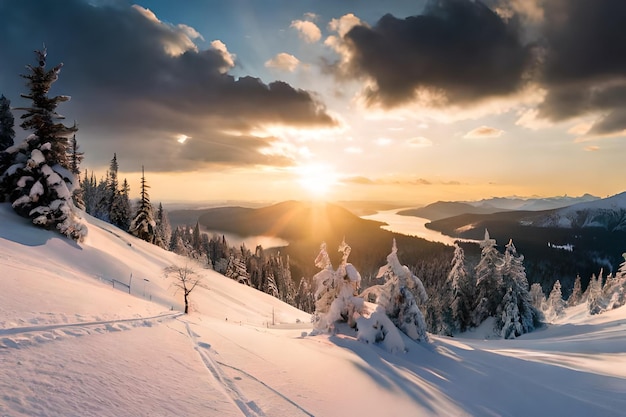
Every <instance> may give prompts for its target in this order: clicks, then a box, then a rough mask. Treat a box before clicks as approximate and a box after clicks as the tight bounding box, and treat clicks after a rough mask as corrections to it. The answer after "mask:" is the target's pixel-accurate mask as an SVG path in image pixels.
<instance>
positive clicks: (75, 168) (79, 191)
mask: <svg viewBox="0 0 626 417" xmlns="http://www.w3.org/2000/svg"><path fill="white" fill-rule="evenodd" d="M73 127H74V128H76V122H74V126H73ZM78 148H79V146H78V141H77V140H76V134H74V135H72V138H71V139H70V147H69V150H68V158H69V159H70V171H71V172H72V174H74V175H75V176H76V178H77V179H78V181H79V182H80V163H81V162H82V161H83V158H84V155H85V154H84V152H81V151H79V150H78ZM72 199H73V200H74V205H75V206H76V207H78V208H79V209H81V210H85V199H84V190H83V187H82V184H79V186H78V187H74V191H73V192H72Z"/></svg>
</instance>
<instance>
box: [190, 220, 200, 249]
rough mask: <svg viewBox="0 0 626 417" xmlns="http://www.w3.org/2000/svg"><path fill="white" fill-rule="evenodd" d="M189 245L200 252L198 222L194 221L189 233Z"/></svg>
mask: <svg viewBox="0 0 626 417" xmlns="http://www.w3.org/2000/svg"><path fill="white" fill-rule="evenodd" d="M191 247H192V248H193V250H194V251H195V252H197V253H200V249H201V248H200V223H199V222H196V225H195V226H194V227H193V232H192V235H191Z"/></svg>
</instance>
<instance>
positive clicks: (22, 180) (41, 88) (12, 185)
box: [0, 50, 87, 240]
mask: <svg viewBox="0 0 626 417" xmlns="http://www.w3.org/2000/svg"><path fill="white" fill-rule="evenodd" d="M35 53H36V55H37V59H38V65H37V66H32V65H29V66H27V68H28V69H29V73H28V74H25V75H22V77H23V78H25V79H26V80H28V82H27V86H28V88H29V90H30V91H29V93H28V94H22V97H24V98H26V99H29V100H31V101H32V106H31V107H27V108H22V109H20V110H24V111H25V113H24V114H23V115H22V116H21V118H22V119H23V120H24V121H23V122H22V124H21V127H22V128H23V129H24V130H32V131H33V134H31V135H30V136H28V137H27V138H26V139H25V140H24V142H22V143H21V144H19V145H17V146H12V147H10V148H8V149H7V150H5V152H3V157H2V158H1V159H2V160H1V161H0V171H2V172H0V199H1V200H6V199H8V200H9V201H10V202H11V203H12V206H13V209H14V210H15V211H16V212H17V213H18V214H20V215H21V216H23V217H28V218H30V219H31V220H32V222H33V223H34V224H36V225H39V226H41V227H44V228H55V229H57V230H59V231H60V232H61V233H62V234H64V235H66V236H68V237H71V238H72V239H75V240H82V239H83V238H84V236H85V235H86V234H87V228H86V227H85V225H84V224H82V223H81V222H80V220H79V217H78V215H77V212H76V207H75V206H74V203H73V201H72V191H73V189H74V186H75V185H76V184H77V183H78V181H77V178H76V177H75V176H74V174H73V173H72V172H71V171H70V165H69V160H68V157H67V155H68V148H69V142H68V137H70V136H71V135H72V134H74V133H75V132H76V127H67V126H65V125H63V124H62V123H60V122H58V121H59V120H61V119H63V117H62V116H60V115H59V114H57V112H56V107H57V105H58V104H59V103H61V102H64V101H67V100H69V97H67V96H56V97H48V91H49V90H50V87H51V85H52V83H54V82H55V81H56V80H57V79H58V74H59V72H60V70H61V66H62V65H61V64H59V65H57V66H56V67H54V68H52V69H50V70H47V69H46V51H45V50H43V51H35ZM7 166H10V167H11V168H10V169H7Z"/></svg>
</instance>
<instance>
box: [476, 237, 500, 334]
mask: <svg viewBox="0 0 626 417" xmlns="http://www.w3.org/2000/svg"><path fill="white" fill-rule="evenodd" d="M480 247H481V248H482V251H481V254H480V262H479V263H478V265H476V269H475V275H476V298H477V300H476V301H477V305H476V307H475V308H474V311H473V313H472V322H473V324H474V326H479V325H480V324H481V323H482V322H483V321H484V320H485V319H486V318H487V317H490V316H495V314H496V310H497V307H498V305H499V304H500V301H501V300H502V297H504V294H505V293H504V291H503V288H502V272H501V267H502V257H501V256H500V253H499V252H498V250H497V249H496V241H495V239H491V238H490V237H489V232H488V231H487V229H485V238H484V240H482V241H481V242H480Z"/></svg>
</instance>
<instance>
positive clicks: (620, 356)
mask: <svg viewBox="0 0 626 417" xmlns="http://www.w3.org/2000/svg"><path fill="white" fill-rule="evenodd" d="M85 222H86V224H87V226H88V227H89V234H88V236H87V238H86V240H85V241H84V242H82V243H77V242H74V241H72V240H69V239H66V238H64V237H63V236H60V235H59V234H57V233H54V232H51V231H46V230H43V229H39V228H36V227H33V226H32V225H30V221H29V220H28V219H23V218H21V217H19V216H17V215H16V214H14V213H13V211H12V209H11V207H10V205H9V204H6V203H5V204H0V288H1V291H0V415H2V416H11V417H21V416H105V417H106V416H120V415H132V416H181V415H185V416H200V415H201V416H242V415H243V416H351V415H358V416H405V415H420V416H531V415H533V416H562V415H567V416H570V417H571V416H573V417H577V416H622V415H624V411H623V410H624V409H626V395H624V394H626V353H624V352H626V308H625V307H621V308H619V309H616V310H612V311H610V312H607V313H604V314H601V315H597V316H589V314H588V313H587V312H586V311H585V310H584V308H585V306H577V307H574V308H572V309H566V310H565V312H564V314H563V315H562V316H560V317H559V318H558V319H557V320H556V322H555V323H554V324H551V325H549V326H547V327H545V328H542V329H539V330H536V331H535V332H532V333H530V334H526V335H523V336H521V337H519V338H517V339H514V340H501V339H488V338H486V337H487V335H488V333H487V332H486V331H485V332H484V333H481V332H482V331H483V330H485V329H479V330H476V331H474V332H471V333H467V334H463V335H460V336H459V337H455V338H448V337H439V336H434V335H431V336H430V339H431V342H430V343H416V342H414V341H412V340H411V339H409V338H408V337H406V336H405V335H403V334H401V333H398V337H400V338H402V342H403V344H404V346H405V347H406V349H407V350H406V352H404V351H403V352H395V353H391V352H388V351H387V350H386V349H385V348H384V346H379V345H376V344H371V343H365V342H363V341H359V340H357V339H356V331H354V330H353V329H350V328H349V327H348V326H347V325H343V326H338V328H337V332H336V333H335V334H320V335H317V336H311V335H310V331H311V330H312V324H311V323H310V317H309V315H308V314H306V313H304V312H301V311H299V310H296V309H295V308H293V307H291V306H288V305H286V304H284V303H282V302H281V301H279V300H277V299H275V298H273V297H270V296H268V295H267V294H263V293H260V292H258V291H256V290H253V289H252V288H250V287H247V286H244V285H241V284H238V283H237V282H235V281H233V280H230V279H227V278H225V277H223V276H221V275H219V274H217V273H215V272H213V271H208V270H202V269H200V270H199V271H200V272H201V273H202V274H203V276H204V278H205V287H206V288H197V289H196V290H195V291H194V292H193V293H192V294H191V303H192V313H191V314H190V315H187V316H185V315H182V314H181V313H180V310H181V309H182V295H181V294H174V292H173V291H174V290H173V288H172V287H171V282H170V281H168V280H167V279H166V278H164V276H163V274H162V269H163V267H165V266H169V265H171V264H173V263H178V264H183V265H184V263H185V261H186V260H185V259H184V258H181V257H178V256H176V255H174V254H172V253H170V252H166V251H163V250H162V249H160V248H158V247H156V246H154V245H150V244H148V243H146V242H143V241H141V240H138V239H135V238H134V237H132V236H130V235H128V234H127V233H124V232H122V231H120V230H119V229H116V228H115V227H113V226H111V225H108V224H106V223H103V222H100V221H98V220H95V219H93V218H91V217H89V216H85ZM356 267H357V268H358V265H356ZM131 274H132V280H131V279H130V277H131ZM113 279H115V280H118V281H119V282H122V283H124V284H130V294H128V291H129V290H128V287H123V286H116V287H115V288H113V285H112V283H111V280H113ZM272 317H274V321H275V323H276V324H275V325H272V324H271V323H272ZM369 337H372V336H371V335H370V336H369Z"/></svg>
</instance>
